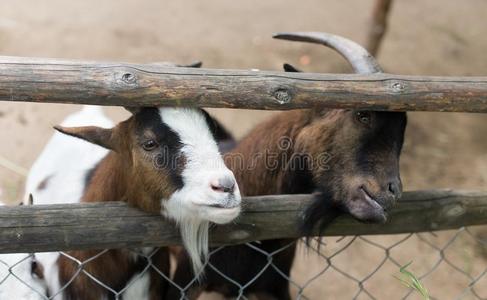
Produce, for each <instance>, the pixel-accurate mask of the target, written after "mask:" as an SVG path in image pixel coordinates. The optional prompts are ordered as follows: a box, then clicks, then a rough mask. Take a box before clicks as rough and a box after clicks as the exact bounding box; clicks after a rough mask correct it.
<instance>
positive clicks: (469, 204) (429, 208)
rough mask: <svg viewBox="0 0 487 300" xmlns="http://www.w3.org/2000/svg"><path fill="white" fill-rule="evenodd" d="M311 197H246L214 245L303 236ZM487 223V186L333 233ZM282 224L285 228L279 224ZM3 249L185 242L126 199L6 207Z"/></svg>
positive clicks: (426, 195)
mask: <svg viewBox="0 0 487 300" xmlns="http://www.w3.org/2000/svg"><path fill="white" fill-rule="evenodd" d="M310 200H311V196H310V195H281V196H265V197H250V198H246V199H244V204H243V205H244V207H245V211H244V213H243V215H242V216H241V217H240V218H239V219H238V221H237V222H236V223H235V224H232V225H226V226H215V227H214V228H213V229H212V231H211V234H210V239H211V242H212V244H214V245H219V244H236V243H242V242H248V241H253V240H265V239H272V238H293V237H299V236H300V233H299V231H298V230H297V226H296V222H297V221H298V219H299V218H300V216H301V215H300V213H301V211H302V208H303V206H304V205H306V204H307V203H309V201H310ZM486 223H487V192H468V191H449V190H432V191H415V192H406V193H404V196H403V198H402V200H401V201H400V202H399V204H398V205H397V207H396V208H394V210H392V212H391V218H390V221H389V222H388V223H386V224H382V225H379V224H367V225H366V226H364V224H363V223H359V222H357V221H356V220H354V219H352V218H351V217H349V216H343V217H339V218H338V219H337V220H336V221H335V222H333V223H332V224H331V225H330V226H329V227H328V229H327V230H326V231H325V232H324V234H325V235H328V236H336V235H338V236H340V235H364V234H396V233H407V232H421V231H431V230H446V229H453V228H458V227H461V226H470V225H480V224H486ZM276 224H278V226H276ZM0 233H1V234H0V253H9V252H29V251H36V252H38V251H50V250H69V249H87V248H94V249H104V248H120V247H122V248H125V247H142V246H166V245H174V244H179V243H180V240H179V234H178V231H177V229H175V227H174V226H173V224H171V223H169V222H167V221H165V220H164V219H163V218H162V217H161V216H159V215H155V214H153V215H151V214H146V213H144V212H141V211H139V210H137V209H135V208H131V207H128V206H127V205H126V204H124V203H121V202H111V203H97V204H65V205H49V206H35V205H34V206H27V207H25V206H24V207H1V208H0Z"/></svg>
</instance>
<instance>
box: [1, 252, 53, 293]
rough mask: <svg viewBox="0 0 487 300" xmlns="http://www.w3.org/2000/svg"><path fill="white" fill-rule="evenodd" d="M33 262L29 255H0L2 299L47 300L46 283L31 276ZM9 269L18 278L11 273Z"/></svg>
mask: <svg viewBox="0 0 487 300" xmlns="http://www.w3.org/2000/svg"><path fill="white" fill-rule="evenodd" d="M31 261H32V257H31V255H30V254H27V253H13V254H0V299H2V300H3V299H16V300H40V299H47V297H46V283H45V281H44V280H42V279H39V278H37V277H35V276H33V275H32V274H31ZM19 262H20V263H19ZM9 267H12V273H13V274H15V276H17V277H18V278H17V277H15V276H14V275H12V274H10V273H9ZM19 278H20V279H21V280H22V281H23V282H22V281H20V280H19Z"/></svg>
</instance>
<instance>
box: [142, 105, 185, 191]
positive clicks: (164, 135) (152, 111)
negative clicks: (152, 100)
mask: <svg viewBox="0 0 487 300" xmlns="http://www.w3.org/2000/svg"><path fill="white" fill-rule="evenodd" d="M135 123H136V135H137V143H138V145H139V147H141V148H142V147H143V146H142V145H143V144H144V143H145V142H146V141H147V140H148V139H155V141H156V142H157V143H158V144H159V147H157V148H156V149H154V150H153V151H152V152H150V154H149V155H151V156H152V159H153V160H154V163H155V164H154V165H155V166H162V167H163V168H164V169H166V170H168V171H169V174H170V177H171V181H172V183H173V184H174V185H175V187H176V188H177V189H181V188H182V187H183V185H184V183H183V178H182V176H181V173H182V171H183V168H184V156H183V154H182V153H181V147H182V146H183V145H182V143H181V139H180V137H179V135H178V134H177V133H176V132H174V131H173V130H172V129H171V128H170V127H169V126H167V125H166V124H165V123H164V122H163V120H162V119H161V116H160V114H159V110H158V109H157V108H143V109H142V110H141V111H140V112H139V113H137V114H136V115H135ZM148 135H150V136H148Z"/></svg>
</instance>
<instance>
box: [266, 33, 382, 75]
mask: <svg viewBox="0 0 487 300" xmlns="http://www.w3.org/2000/svg"><path fill="white" fill-rule="evenodd" d="M273 37H274V38H275V39H281V40H289V41H297V42H308V43H315V44H322V45H325V46H327V47H330V48H333V49H335V50H336V51H337V52H338V53H340V54H341V55H342V56H343V57H344V58H345V59H346V60H347V61H348V62H349V63H350V64H351V65H352V67H353V69H354V71H355V72H356V73H359V74H372V73H380V72H382V69H381V67H380V66H379V64H378V63H377V61H376V60H375V58H374V57H373V56H372V55H371V54H370V53H369V52H368V51H367V50H365V48H364V47H362V46H360V45H359V44H357V43H355V42H353V41H351V40H349V39H346V38H343V37H340V36H336V35H333V34H329V33H324V32H282V33H276V34H274V36H273Z"/></svg>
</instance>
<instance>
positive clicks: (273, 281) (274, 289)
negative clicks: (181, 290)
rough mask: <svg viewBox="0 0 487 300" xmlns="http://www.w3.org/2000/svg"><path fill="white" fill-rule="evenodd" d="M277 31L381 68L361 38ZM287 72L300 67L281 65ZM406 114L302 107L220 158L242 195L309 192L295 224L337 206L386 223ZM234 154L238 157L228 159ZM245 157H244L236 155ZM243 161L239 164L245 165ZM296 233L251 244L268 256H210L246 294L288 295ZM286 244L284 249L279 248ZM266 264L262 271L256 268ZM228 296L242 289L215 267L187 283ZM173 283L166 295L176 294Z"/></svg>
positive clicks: (309, 224) (306, 224)
mask: <svg viewBox="0 0 487 300" xmlns="http://www.w3.org/2000/svg"><path fill="white" fill-rule="evenodd" d="M276 37H277V38H282V39H290V40H296V41H306V42H313V43H320V44H324V45H326V46H329V47H331V48H333V49H335V50H337V51H338V52H339V53H340V54H341V55H343V56H344V57H345V58H346V59H347V60H348V62H350V63H351V65H352V66H353V68H354V69H355V71H356V72H357V73H361V74H369V73H377V72H381V69H380V68H379V66H378V64H377V62H376V61H375V59H374V58H373V57H372V56H371V55H370V54H369V53H367V51H366V50H365V49H363V48H362V47H361V46H359V45H358V44H356V43H354V42H352V41H350V40H347V39H345V38H342V37H338V36H334V35H330V34H325V33H290V34H278V35H277V36H276ZM285 69H286V71H297V70H296V69H294V68H293V67H292V66H290V65H285ZM406 123H407V120H406V113H402V112H379V111H362V110H346V109H306V110H294V111H289V112H284V113H281V114H279V115H277V116H276V117H274V118H272V119H271V120H269V121H267V122H265V123H263V124H261V125H260V126H257V127H256V128H255V129H253V130H252V131H251V132H250V133H249V134H248V135H247V136H246V137H245V138H244V139H243V140H242V141H241V142H240V143H238V145H237V147H236V148H235V149H233V150H232V151H231V152H229V153H227V155H225V161H226V163H227V165H228V166H229V168H230V169H232V170H233V172H234V174H235V176H236V178H237V181H238V183H239V186H240V188H241V191H242V194H243V195H246V196H255V195H270V194H302V193H314V201H313V202H312V204H311V205H310V206H309V207H307V208H306V209H305V211H304V214H303V222H302V224H296V226H300V227H301V228H302V230H303V232H304V234H306V235H311V234H312V232H314V231H313V229H314V228H315V227H316V226H319V227H320V229H324V227H325V226H326V225H327V224H329V223H330V222H331V221H332V220H333V219H334V218H335V217H336V216H338V215H339V214H342V213H347V214H351V215H352V216H354V217H355V218H356V219H358V220H361V221H366V222H384V221H385V220H386V218H387V210H388V209H389V208H391V207H392V206H393V205H394V203H395V202H396V201H397V199H398V198H399V197H400V194H401V190H402V186H401V180H400V176H399V155H400V152H401V148H402V144H403V138H404V131H405V128H406ZM234 157H238V158H239V159H238V160H237V159H235V160H234V159H232V158H234ZM242 157H243V161H242V160H241V159H240V158H242ZM242 162H243V165H242ZM292 242H293V240H289V239H280V240H268V241H261V242H259V243H253V246H254V247H256V248H260V249H262V251H264V252H266V253H272V252H274V251H276V254H274V255H273V259H272V263H273V264H274V265H275V266H276V267H277V268H278V269H279V270H280V272H282V274H284V276H283V275H281V274H280V273H279V272H277V271H276V270H275V269H274V268H272V267H268V265H267V264H268V262H269V261H268V257H267V256H266V255H263V254H262V253H259V252H257V251H255V250H254V249H252V248H250V247H248V246H246V245H239V246H228V247H225V248H223V249H220V250H219V251H217V252H216V253H214V254H213V255H211V257H210V262H211V264H212V265H213V266H214V267H215V268H216V269H218V270H219V271H220V272H221V273H223V274H225V275H226V276H228V277H229V278H231V279H232V280H233V281H236V282H238V283H240V284H242V285H245V284H247V283H250V282H251V281H252V280H253V279H254V278H255V277H256V276H258V278H257V279H256V280H255V281H253V282H251V284H250V285H249V286H248V287H246V289H245V291H244V292H245V293H246V294H255V295H257V296H261V297H265V298H266V299H269V297H270V298H272V299H290V294H289V283H288V281H287V279H286V277H289V274H290V269H291V266H292V263H293V259H294V254H295V247H296V246H295V244H293V245H292V246H290V247H287V248H286V246H287V245H289V244H290V243H292ZM281 248H284V250H281V251H277V250H278V249H281ZM178 260H179V261H178V267H177V268H178V269H177V271H176V274H175V278H174V280H175V282H176V283H177V284H179V285H180V286H186V285H187V284H188V283H189V282H190V279H191V278H190V277H191V274H190V268H189V265H188V261H187V257H186V256H184V253H182V254H180V255H179V258H178ZM263 269H265V271H263V272H262V273H259V272H261V271H262V270H263ZM203 290H205V291H215V292H219V293H221V294H223V295H224V296H225V297H237V296H239V289H238V287H237V286H236V285H234V284H233V283H231V282H229V281H228V280H226V279H225V278H223V277H222V276H221V275H219V274H218V273H217V272H215V271H213V269H211V270H210V269H208V270H207V272H206V276H205V278H203V280H202V281H201V282H200V283H199V284H198V283H195V284H194V288H193V289H191V290H190V292H189V296H190V298H195V297H197V295H198V294H199V293H200V292H201V291H203ZM178 297H179V294H178V291H177V290H175V289H172V288H171V289H170V292H169V297H168V299H177V298H178Z"/></svg>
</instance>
